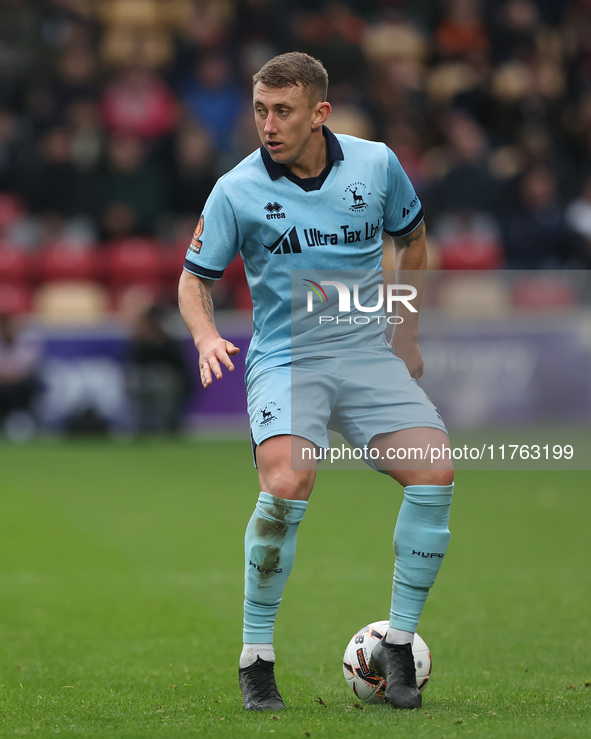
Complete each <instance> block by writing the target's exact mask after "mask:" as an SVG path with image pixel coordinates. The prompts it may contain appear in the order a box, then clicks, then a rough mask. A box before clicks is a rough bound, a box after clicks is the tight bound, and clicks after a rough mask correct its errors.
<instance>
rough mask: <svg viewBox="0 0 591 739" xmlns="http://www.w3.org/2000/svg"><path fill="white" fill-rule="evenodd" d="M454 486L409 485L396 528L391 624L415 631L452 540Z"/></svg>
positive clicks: (395, 627) (393, 626)
mask: <svg viewBox="0 0 591 739" xmlns="http://www.w3.org/2000/svg"><path fill="white" fill-rule="evenodd" d="M453 489H454V486H453V483H452V484H451V485H408V486H407V487H405V488H404V500H403V501H402V505H401V507H400V512H399V514H398V520H397V521H396V529H395V531H394V557H395V560H396V561H395V565H394V583H393V587H392V605H391V607H390V627H392V628H394V629H400V630H402V631H411V632H416V630H417V625H418V623H419V618H420V616H421V613H422V611H423V607H424V605H425V601H426V600H427V595H428V594H429V589H430V588H431V586H432V585H433V583H434V582H435V578H436V577H437V573H438V572H439V569H440V567H441V563H442V562H443V557H444V555H445V552H446V550H447V545H448V542H449V528H448V524H449V509H450V505H451V499H452V495H453Z"/></svg>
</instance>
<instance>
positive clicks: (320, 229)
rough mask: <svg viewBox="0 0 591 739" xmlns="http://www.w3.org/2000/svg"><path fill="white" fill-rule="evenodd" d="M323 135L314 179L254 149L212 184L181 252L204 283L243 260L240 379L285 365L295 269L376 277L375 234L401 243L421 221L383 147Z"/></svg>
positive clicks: (378, 240)
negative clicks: (245, 345) (245, 317)
mask: <svg viewBox="0 0 591 739" xmlns="http://www.w3.org/2000/svg"><path fill="white" fill-rule="evenodd" d="M324 135H325V137H326V140H327V153H328V161H329V164H328V166H327V168H326V169H325V170H324V172H323V173H322V174H321V175H320V176H319V177H316V178H311V179H309V180H307V179H304V180H300V179H299V178H297V177H294V176H293V175H292V174H291V172H290V171H289V170H288V168H287V167H285V166H284V165H280V164H276V163H275V162H273V160H272V159H271V157H270V155H269V154H268V152H267V151H266V150H265V149H264V147H261V148H260V149H259V150H257V151H256V152H254V153H253V154H251V155H250V156H248V157H246V159H244V160H243V161H242V162H240V164H238V165H237V166H236V167H235V168H234V169H232V170H231V171H230V172H228V173H227V174H226V175H224V176H223V177H221V178H220V179H219V180H218V182H217V183H216V185H215V187H214V188H213V190H212V192H211V195H210V196H209V198H208V200H207V203H206V204H205V207H204V210H203V214H202V216H201V218H200V220H199V224H198V226H197V229H196V231H195V235H194V237H193V240H192V242H191V245H190V247H189V249H188V251H187V256H186V260H185V264H184V268H185V269H186V270H188V271H189V272H191V273H193V274H195V275H198V276H200V277H203V278H208V279H213V280H217V279H220V278H221V277H222V275H223V272H224V269H225V268H226V267H227V266H228V265H229V264H230V262H231V261H232V260H233V259H234V258H236V257H237V255H238V254H240V255H241V256H242V259H243V260H244V265H245V271H246V277H247V280H248V284H249V287H250V291H251V294H252V301H253V308H254V310H253V337H252V341H251V344H250V348H249V351H248V354H247V357H246V365H247V374H248V373H250V372H252V371H253V370H254V369H255V368H257V370H258V369H266V368H269V367H274V366H277V365H280V364H286V363H288V362H290V360H291V356H292V299H291V298H292V274H293V273H294V271H295V270H299V271H302V272H308V273H309V274H311V275H318V274H323V273H324V271H328V270H341V271H342V270H354V271H356V272H358V273H359V272H367V271H371V272H372V273H373V274H376V273H378V276H379V273H380V272H381V263H382V233H383V231H384V230H385V231H387V232H388V233H389V234H391V235H392V236H395V237H398V236H405V235H406V234H409V233H411V232H412V231H413V230H414V229H415V228H416V227H417V226H418V225H419V224H420V222H421V221H422V219H423V210H422V207H421V203H420V201H419V198H418V197H417V195H416V193H415V191H414V188H413V186H412V184H411V182H410V180H409V179H408V177H407V175H406V173H405V172H404V170H403V169H402V167H401V165H400V163H399V161H398V159H397V157H396V156H395V154H394V153H393V152H392V151H391V150H390V149H389V148H388V147H387V146H386V145H385V144H383V143H376V142H371V141H366V140H364V139H359V138H356V137H354V136H347V135H343V134H337V135H334V134H333V133H332V132H330V131H329V130H328V129H327V128H326V127H325V128H324ZM381 332H382V333H383V327H382V329H381ZM312 353H315V352H312Z"/></svg>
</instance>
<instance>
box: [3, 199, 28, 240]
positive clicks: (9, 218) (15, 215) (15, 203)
mask: <svg viewBox="0 0 591 739" xmlns="http://www.w3.org/2000/svg"><path fill="white" fill-rule="evenodd" d="M24 212H25V208H24V206H23V204H22V203H21V201H20V200H19V199H18V198H17V197H15V196H14V195H9V194H8V193H5V192H0V233H1V232H2V231H6V229H8V228H10V226H12V225H13V223H16V222H17V221H20V219H21V218H22V217H23V215H24Z"/></svg>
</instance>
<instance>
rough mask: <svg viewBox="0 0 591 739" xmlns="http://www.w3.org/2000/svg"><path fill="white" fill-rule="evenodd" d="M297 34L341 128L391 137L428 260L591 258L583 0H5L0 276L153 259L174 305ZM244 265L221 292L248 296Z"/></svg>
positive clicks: (536, 265)
mask: <svg viewBox="0 0 591 739" xmlns="http://www.w3.org/2000/svg"><path fill="white" fill-rule="evenodd" d="M294 49H297V50H302V51H306V52H308V53H311V54H312V55H314V56H316V57H318V58H320V59H321V60H322V61H323V62H324V64H325V66H326V67H327V69H328V72H329V76H330V80H331V85H330V94H329V100H330V102H331V103H332V105H333V115H332V117H331V122H330V125H331V127H332V129H333V130H334V131H336V132H343V133H352V134H356V135H361V136H364V137H367V138H371V139H376V140H382V141H385V142H386V143H387V144H388V145H389V146H391V147H392V149H393V150H394V151H395V152H396V153H397V155H398V157H399V158H400V160H401V162H402V165H403V166H404V168H405V169H406V171H407V172H408V174H409V176H410V177H411V179H412V181H413V183H414V185H415V187H416V189H417V191H418V193H419V195H420V197H421V199H422V201H423V203H424V206H425V210H426V213H427V225H428V230H429V234H430V240H429V247H430V251H431V264H432V266H439V267H442V268H444V269H495V268H509V269H522V268H529V269H555V268H558V269H563V268H567V269H579V268H589V267H591V0H564V1H563V2H558V1H556V0H348V1H346V0H336V1H333V2H321V1H313V0H0V283H2V282H5V283H7V282H9V280H8V279H6V277H5V279H4V280H3V277H2V271H3V269H4V270H6V271H5V276H6V275H8V274H9V273H8V269H9V266H7V265H9V264H12V265H14V259H15V258H16V257H15V256H14V255H15V253H16V252H18V253H19V254H22V255H24V256H25V257H26V258H27V260H28V261H27V262H26V263H24V262H23V263H21V267H20V269H21V271H22V272H23V278H22V280H23V282H27V281H28V282H29V286H30V285H31V284H32V286H33V288H35V287H39V286H40V285H42V284H44V283H45V282H46V281H47V279H48V278H51V277H52V275H53V276H57V277H60V276H61V277H62V278H63V277H64V275H65V277H66V278H67V277H68V273H67V270H68V269H70V270H71V269H72V267H71V265H72V264H78V265H79V264H80V263H82V265H83V266H82V267H79V269H81V272H80V274H81V275H82V276H85V277H86V278H92V280H94V281H96V282H97V283H99V284H100V283H102V284H103V285H104V286H106V288H107V289H108V299H109V300H118V299H122V298H121V297H120V296H121V295H122V294H123V290H124V289H127V288H129V287H130V285H131V286H133V284H132V283H133V280H134V279H135V278H137V275H143V277H142V279H139V278H137V279H138V280H139V281H140V282H142V283H143V287H144V288H146V289H148V290H150V291H151V292H152V294H151V299H154V298H158V299H160V300H165V301H166V300H170V301H173V300H174V297H173V294H174V287H175V283H176V279H177V277H178V274H179V272H180V269H181V266H182V261H183V254H184V251H185V249H186V245H187V243H188V241H189V239H190V235H191V233H192V230H193V228H194V226H195V224H196V221H197V218H198V216H199V213H200V211H201V208H202V206H203V204H204V201H205V199H206V197H207V195H208V193H209V191H210V189H211V187H212V186H213V184H214V182H215V180H216V179H217V177H218V176H220V174H222V173H223V172H225V171H227V170H228V169H229V168H230V167H232V166H233V165H234V164H236V163H237V162H238V161H240V159H242V158H243V157H244V156H245V155H247V154H248V153H250V152H251V151H252V150H253V149H255V148H256V147H257V146H258V145H259V142H258V140H257V138H256V131H255V129H254V126H253V125H252V114H251V100H250V94H251V77H252V74H253V73H254V72H255V71H257V69H258V68H259V67H260V66H261V65H262V64H263V63H264V62H265V61H267V60H268V59H269V58H270V57H271V56H272V55H274V54H276V53H281V52H284V51H289V50H294ZM134 248H135V249H136V251H135V252H134ZM142 248H143V251H142ZM52 250H53V251H56V250H57V252H58V257H59V252H60V250H61V252H62V254H64V253H65V255H66V257H65V259H62V263H64V262H65V264H66V265H67V267H66V266H64V267H63V270H64V271H63V272H62V273H60V271H59V264H58V267H56V266H55V260H54V262H53V263H51V260H50V258H49V256H48V255H50V254H51V253H52ZM122 252H123V266H121V259H122V256H121V253H122ZM156 252H157V256H156V258H154V254H155V253H156ZM2 253H3V254H4V257H2ZM9 253H10V255H11V256H10V259H9V258H8V257H7V256H6V255H7V254H9ZM150 255H152V256H151V257H150ZM125 257H126V258H127V262H126V261H125ZM150 258H152V262H151V263H149V262H150ZM3 259H4V262H3V261H2V260H3ZM11 259H12V261H11ZM117 259H119V262H118V261H117ZM146 260H147V261H146ZM17 261H18V259H17ZM48 261H49V262H50V266H48V265H47V262H48ZM57 261H58V263H59V258H58V260H57ZM3 263H4V265H5V266H4V267H3V266H2V265H3ZM23 264H24V266H23ZM51 264H53V269H54V273H51ZM150 264H151V265H152V266H151V269H152V271H151V272H150ZM117 265H119V270H120V271H119V273H117V272H116V269H117ZM163 265H164V266H163ZM12 268H13V269H14V266H13V267H12ZM16 269H17V272H18V269H19V268H18V267H17V268H16ZM44 270H45V271H44ZM85 270H86V271H85ZM142 270H143V271H142ZM15 274H16V273H15ZM117 275H119V277H117ZM121 275H123V276H121ZM134 275H135V277H134ZM70 276H71V275H70ZM243 279H244V278H243V273H242V270H241V268H240V266H237V267H236V269H230V270H229V271H228V279H227V280H226V281H225V284H223V285H220V286H218V288H217V290H218V294H217V296H216V305H217V306H218V307H221V308H223V307H234V308H241V307H248V306H249V300H248V294H247V291H246V290H245V289H244V283H243ZM35 280H37V283H35ZM10 282H11V283H14V280H10ZM0 287H1V285H0ZM12 287H14V285H12ZM4 289H5V292H6V291H7V290H8V289H9V286H8V285H6V284H5V285H4ZM154 293H156V294H154ZM113 296H115V297H113ZM61 297H62V298H63V295H62V296H61ZM1 299H2V290H1V289H0V302H1ZM12 299H14V300H18V296H16V297H14V296H13V298H12ZM23 301H24V302H23V307H24V306H26V301H27V296H26V286H25V297H24V298H23Z"/></svg>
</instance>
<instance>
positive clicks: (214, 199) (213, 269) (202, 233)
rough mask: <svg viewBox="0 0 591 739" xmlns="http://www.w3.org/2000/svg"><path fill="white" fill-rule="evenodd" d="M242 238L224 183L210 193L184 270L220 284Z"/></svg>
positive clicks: (189, 249) (216, 186)
mask: <svg viewBox="0 0 591 739" xmlns="http://www.w3.org/2000/svg"><path fill="white" fill-rule="evenodd" d="M241 243H242V238H241V235H240V228H239V225H238V219H237V218H236V213H235V211H234V208H233V207H232V203H231V201H230V198H229V197H228V194H227V193H226V191H225V188H224V186H223V184H222V181H221V180H218V182H217V183H216V185H215V187H214V188H213V190H212V191H211V194H210V196H209V198H208V199H207V202H206V203H205V207H204V208H203V213H202V214H201V216H200V218H199V221H198V223H197V228H196V229H195V233H194V234H193V238H192V239H191V243H190V244H189V248H188V249H187V254H186V256H185V264H184V269H186V270H187V271H188V272H191V273H192V274H194V275H197V276H198V277H204V278H206V279H209V280H219V279H220V277H221V276H222V275H223V274H224V270H225V269H226V267H227V266H228V265H229V264H230V262H232V261H233V259H234V258H235V257H236V256H237V254H238V252H239V251H240V246H241Z"/></svg>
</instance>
